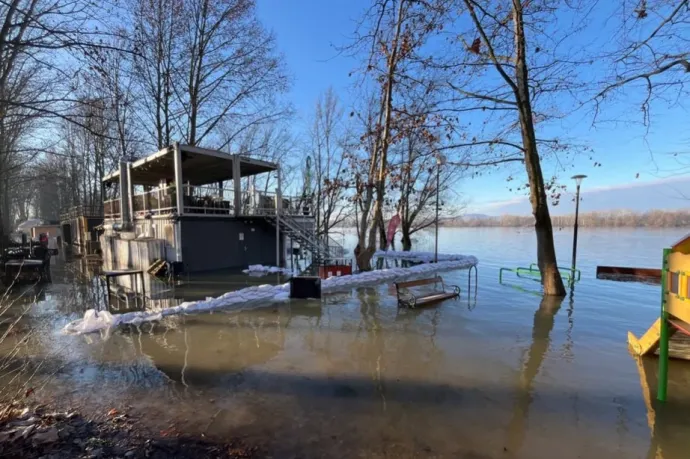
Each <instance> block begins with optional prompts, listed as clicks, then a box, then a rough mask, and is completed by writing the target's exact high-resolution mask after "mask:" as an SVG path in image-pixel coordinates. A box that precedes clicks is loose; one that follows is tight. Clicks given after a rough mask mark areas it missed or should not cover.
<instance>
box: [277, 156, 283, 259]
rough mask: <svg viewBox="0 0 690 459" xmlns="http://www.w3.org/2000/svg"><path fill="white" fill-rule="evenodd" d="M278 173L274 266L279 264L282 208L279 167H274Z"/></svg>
mask: <svg viewBox="0 0 690 459" xmlns="http://www.w3.org/2000/svg"><path fill="white" fill-rule="evenodd" d="M276 174H278V186H277V188H276V266H277V267H279V268H280V267H281V266H280V213H281V211H282V208H283V197H282V194H281V193H280V167H278V169H276Z"/></svg>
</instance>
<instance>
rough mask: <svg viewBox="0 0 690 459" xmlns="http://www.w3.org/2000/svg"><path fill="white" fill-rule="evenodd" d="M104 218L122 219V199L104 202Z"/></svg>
mask: <svg viewBox="0 0 690 459" xmlns="http://www.w3.org/2000/svg"><path fill="white" fill-rule="evenodd" d="M103 217H104V218H110V219H116V218H120V199H119V198H118V199H110V200H108V201H103Z"/></svg>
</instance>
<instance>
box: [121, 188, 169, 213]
mask: <svg viewBox="0 0 690 459" xmlns="http://www.w3.org/2000/svg"><path fill="white" fill-rule="evenodd" d="M132 207H133V211H134V217H145V216H146V215H148V214H151V215H161V214H169V213H171V212H174V211H175V210H177V198H176V196H175V189H174V188H156V189H153V190H151V191H145V192H143V193H139V194H135V195H134V196H132Z"/></svg>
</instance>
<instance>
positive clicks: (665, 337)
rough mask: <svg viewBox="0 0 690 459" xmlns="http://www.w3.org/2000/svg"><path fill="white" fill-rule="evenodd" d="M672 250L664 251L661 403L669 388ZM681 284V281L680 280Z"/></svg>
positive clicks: (659, 395) (660, 357)
mask: <svg viewBox="0 0 690 459" xmlns="http://www.w3.org/2000/svg"><path fill="white" fill-rule="evenodd" d="M670 254H671V249H664V258H663V261H662V265H661V314H660V316H659V317H660V319H661V323H660V325H661V330H660V332H659V380H658V381H659V382H658V387H657V394H656V398H657V400H659V401H660V402H665V401H666V393H667V388H668V341H669V329H668V319H669V317H668V312H667V311H666V295H667V293H668V283H667V279H668V256H669V255H670ZM679 282H680V280H679Z"/></svg>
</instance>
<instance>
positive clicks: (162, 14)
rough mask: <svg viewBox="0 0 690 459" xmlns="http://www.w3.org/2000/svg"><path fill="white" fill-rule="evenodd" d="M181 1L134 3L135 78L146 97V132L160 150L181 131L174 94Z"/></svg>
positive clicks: (138, 0)
mask: <svg viewBox="0 0 690 459" xmlns="http://www.w3.org/2000/svg"><path fill="white" fill-rule="evenodd" d="M182 5H183V3H182V0H131V2H130V3H129V5H128V7H129V9H130V10H131V13H130V14H131V16H132V22H133V27H134V38H133V41H134V49H135V50H136V53H134V54H133V55H132V58H133V64H134V65H133V71H134V79H135V80H136V82H137V85H138V88H139V90H140V91H141V92H142V95H143V97H141V99H140V100H139V105H140V107H141V109H142V113H144V114H145V123H144V125H145V126H146V129H147V131H148V133H149V138H151V139H152V142H151V143H154V144H155V147H156V148H157V149H161V148H164V147H166V146H168V145H171V144H172V143H173V142H174V140H175V139H176V136H177V135H179V133H180V130H179V128H178V127H177V122H178V115H177V112H178V105H177V104H176V98H175V94H174V88H175V84H176V79H177V78H179V77H177V76H176V75H175V69H176V67H175V66H179V65H180V61H179V54H180V46H181V37H180V29H179V28H176V25H179V24H180V23H181V22H182V21H183V20H184V16H183V14H182V13H183V8H182Z"/></svg>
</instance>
